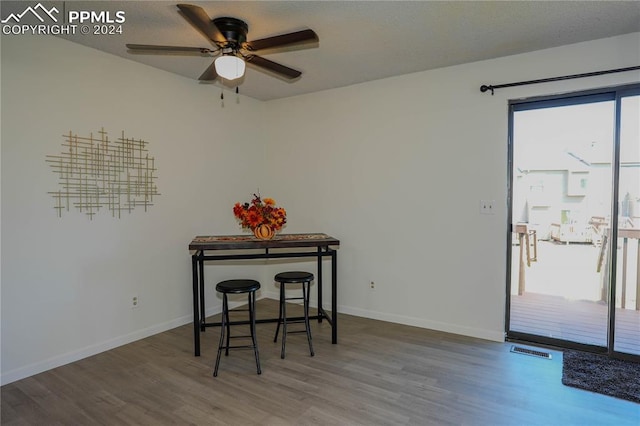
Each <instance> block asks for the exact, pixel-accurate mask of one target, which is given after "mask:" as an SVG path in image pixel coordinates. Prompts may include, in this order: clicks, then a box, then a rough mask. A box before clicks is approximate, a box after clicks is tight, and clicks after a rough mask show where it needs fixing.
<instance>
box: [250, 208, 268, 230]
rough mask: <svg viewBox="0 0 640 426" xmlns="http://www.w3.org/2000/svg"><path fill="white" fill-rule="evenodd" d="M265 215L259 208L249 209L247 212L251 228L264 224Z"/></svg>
mask: <svg viewBox="0 0 640 426" xmlns="http://www.w3.org/2000/svg"><path fill="white" fill-rule="evenodd" d="M263 220H264V219H263V217H262V215H261V214H260V212H259V211H257V210H249V212H248V213H247V222H248V223H249V227H251V229H253V228H256V227H258V226H260V225H261V224H262V221H263Z"/></svg>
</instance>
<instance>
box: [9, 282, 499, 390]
mask: <svg viewBox="0 0 640 426" xmlns="http://www.w3.org/2000/svg"><path fill="white" fill-rule="evenodd" d="M279 297H280V295H279V293H278V292H275V291H274V292H266V291H263V292H262V293H261V297H260V298H261V299H262V298H267V299H274V300H278V299H279ZM310 304H311V306H315V305H316V304H317V302H316V301H315V300H311V301H310ZM238 305H240V304H238ZM324 305H325V309H330V307H329V306H327V304H326V303H325V304H324ZM231 307H234V306H231ZM220 311H221V306H214V307H212V308H209V309H207V310H206V315H207V316H211V315H216V314H219V313H220ZM338 312H340V313H344V314H349V315H354V316H357V317H363V318H370V319H375V320H381V321H387V322H393V323H397V324H404V325H410V326H415V327H421V328H427V329H430V330H437V331H443V332H446V333H452V334H459V335H463V336H468V337H476V338H479V339H485V340H491V341H495V342H504V334H503V333H501V332H494V331H489V330H484V329H477V328H471V327H461V326H457V325H455V324H449V323H443V322H438V321H428V320H424V319H421V318H414V317H408V316H403V315H395V314H389V313H385V312H376V311H370V310H365V309H360V308H354V307H350V306H339V307H338ZM192 321H193V317H192V316H191V315H186V316H183V317H180V318H177V319H175V320H171V321H167V322H165V323H162V324H157V325H154V326H152V327H148V328H145V329H142V330H138V331H135V332H133V333H129V334H126V335H124V336H120V337H117V338H115V339H111V340H108V341H106V342H102V343H97V344H95V345H90V346H87V347H85V348H82V349H80V350H77V351H73V352H69V353H66V354H63V355H58V356H55V357H51V358H48V359H46V360H43V361H40V362H36V363H33V364H29V365H26V366H24V367H20V368H16V369H15V370H11V371H8V372H6V373H3V374H2V376H0V385H6V384H9V383H12V382H15V381H17V380H21V379H24V378H26V377H30V376H33V375H36V374H39V373H42V372H44V371H47V370H51V369H53V368H56V367H60V366H63V365H66V364H69V363H72V362H75V361H79V360H81V359H83V358H87V357H90V356H93V355H97V354H99V353H101V352H105V351H108V350H110V349H114V348H117V347H118V346H122V345H126V344H128V343H132V342H135V341H137V340H141V339H144V338H146V337H149V336H153V335H154V334H158V333H162V332H165V331H167V330H171V329H173V328H176V327H180V326H182V325H185V324H189V323H191V322H192ZM339 330H340V325H339V324H338V333H339Z"/></svg>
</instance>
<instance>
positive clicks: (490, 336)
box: [338, 306, 504, 342]
mask: <svg viewBox="0 0 640 426" xmlns="http://www.w3.org/2000/svg"><path fill="white" fill-rule="evenodd" d="M338 311H339V312H340V313H343V314H349V315H355V316H357V317H364V318H370V319H375V320H380V321H387V322H393V323H396V324H404V325H410V326H414V327H420V328H427V329H429V330H436V331H443V332H445V333H451V334H458V335H461V336H467V337H475V338H478V339H484V340H491V341H494V342H504V333H502V332H497V331H491V330H484V329H480V328H472V327H462V326H459V325H455V324H450V323H446V322H439V321H429V320H425V319H422V318H415V317H408V316H404V315H396V314H389V313H386V312H376V311H370V310H365V309H360V308H352V307H348V306H340V307H339V309H338ZM339 330H340V326H339V325H338V333H339V332H340V331H339Z"/></svg>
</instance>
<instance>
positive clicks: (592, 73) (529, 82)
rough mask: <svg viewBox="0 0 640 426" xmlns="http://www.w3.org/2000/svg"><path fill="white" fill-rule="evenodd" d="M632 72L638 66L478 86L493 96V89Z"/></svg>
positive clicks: (638, 67)
mask: <svg viewBox="0 0 640 426" xmlns="http://www.w3.org/2000/svg"><path fill="white" fill-rule="evenodd" d="M634 70H640V65H638V66H634V67H627V68H617V69H614V70H605V71H594V72H587V73H584V74H573V75H564V76H561V77H550V78H541V79H539V80H529V81H519V82H517V83H507V84H496V85H493V84H489V85H486V84H483V85H482V86H480V91H481V92H482V93H484V92H486V91H488V90H490V91H491V95H492V96H493V91H494V90H495V89H502V88H503V87H514V86H524V85H527V84H538V83H548V82H550V81H560V80H570V79H573V78H583V77H594V76H596V75H603V74H613V73H616V72H625V71H634Z"/></svg>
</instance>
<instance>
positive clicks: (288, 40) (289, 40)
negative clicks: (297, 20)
mask: <svg viewBox="0 0 640 426" xmlns="http://www.w3.org/2000/svg"><path fill="white" fill-rule="evenodd" d="M305 41H318V35H317V34H316V33H315V32H314V31H313V30H303V31H297V32H294V33H289V34H282V35H279V36H274V37H267V38H263V39H260V40H253V41H248V42H246V43H244V44H243V46H242V47H244V48H245V49H247V50H250V51H253V52H255V51H256V50H262V49H269V48H272V47H281V46H287V45H290V44H295V43H302V42H305Z"/></svg>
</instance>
